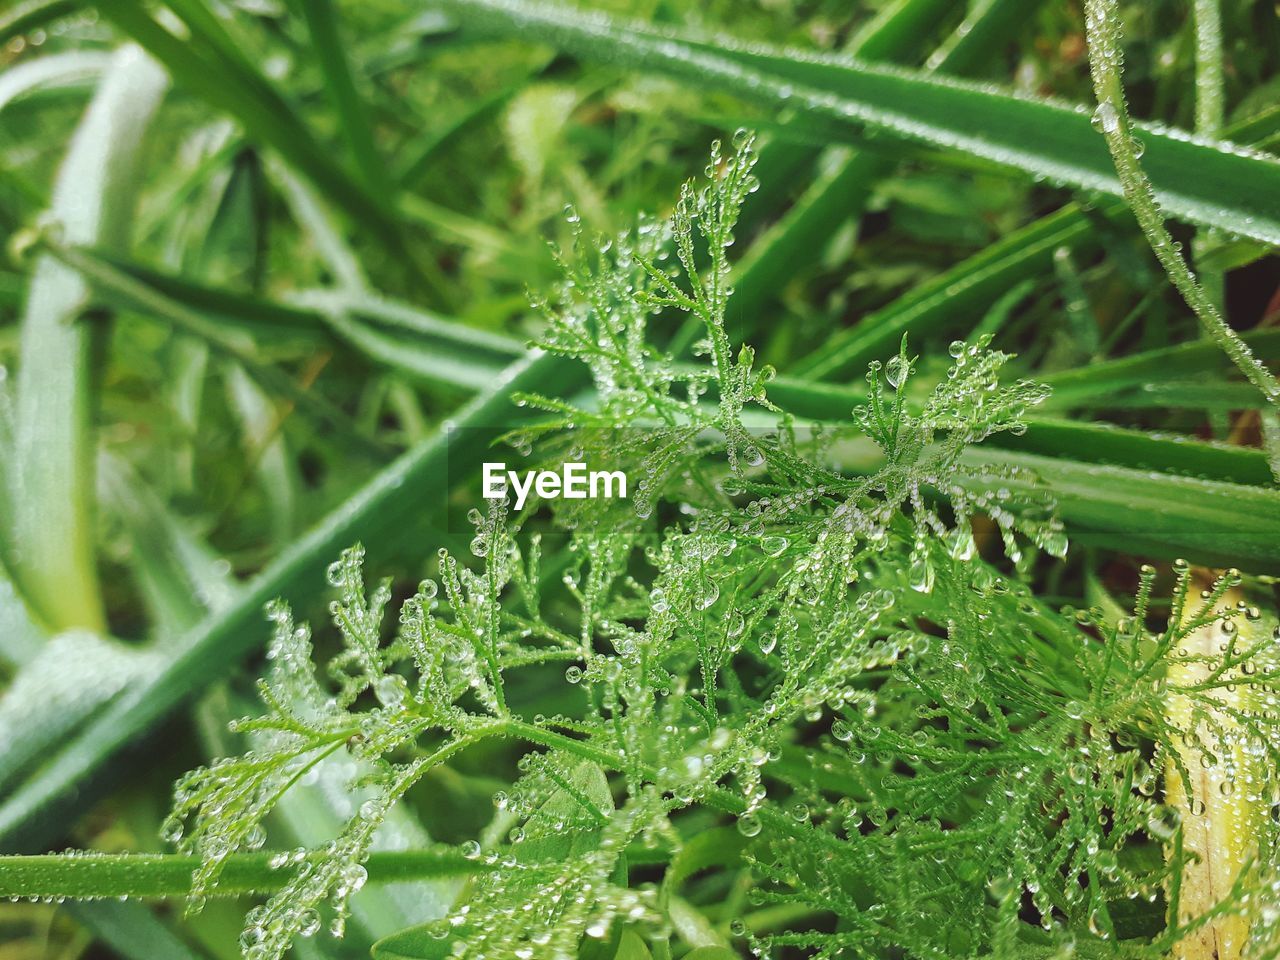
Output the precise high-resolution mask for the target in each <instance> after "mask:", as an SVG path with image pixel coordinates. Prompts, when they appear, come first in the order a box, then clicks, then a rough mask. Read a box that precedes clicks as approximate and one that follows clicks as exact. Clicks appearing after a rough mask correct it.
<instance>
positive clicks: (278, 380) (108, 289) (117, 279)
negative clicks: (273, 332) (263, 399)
mask: <svg viewBox="0 0 1280 960" xmlns="http://www.w3.org/2000/svg"><path fill="white" fill-rule="evenodd" d="M43 246H44V248H45V249H47V250H48V251H49V252H50V254H51V255H52V256H54V257H56V258H57V259H58V260H59V261H61V262H62V263H64V264H66V265H67V266H69V267H71V268H73V269H74V270H76V271H78V272H79V273H80V274H81V275H83V276H84V277H86V278H88V279H89V280H90V281H91V282H92V283H93V285H94V287H95V288H96V289H97V290H98V291H99V292H101V293H105V294H107V295H108V296H110V297H111V298H112V299H113V300H115V301H118V302H120V303H121V304H123V305H125V306H128V307H130V308H133V309H138V310H141V311H142V312H144V313H148V314H150V315H151V316H154V317H159V318H161V319H164V320H166V321H168V322H169V323H172V324H173V325H174V326H175V327H177V328H179V329H181V330H183V331H184V332H185V333H188V334H190V335H191V336H194V337H197V338H198V339H200V340H202V341H204V342H206V343H208V344H209V345H210V346H211V347H213V348H215V349H217V350H218V351H219V352H221V353H223V354H225V355H226V356H228V357H231V358H232V359H234V360H235V361H237V362H238V363H240V364H241V365H242V366H243V367H244V368H245V370H246V371H247V372H249V373H250V374H251V375H252V376H253V377H254V379H256V380H257V381H258V382H259V383H261V384H262V386H263V387H265V388H267V389H268V390H271V391H273V392H274V393H277V394H279V395H280V396H282V397H285V398H287V399H288V400H289V401H290V402H292V403H294V404H296V405H297V407H298V409H300V410H303V411H305V412H307V413H308V414H309V415H311V416H312V417H314V418H315V419H316V420H317V421H318V422H320V423H324V424H327V425H329V426H331V427H334V428H336V429H337V430H338V432H339V434H340V435H341V436H343V437H345V438H346V439H348V440H349V441H350V442H351V443H352V444H354V445H355V446H356V447H357V448H358V449H360V450H362V451H363V452H365V453H366V454H368V455H369V456H371V457H374V458H380V457H381V456H383V455H384V454H385V453H386V452H387V451H386V448H385V447H384V446H383V445H382V444H381V443H380V442H378V441H377V440H375V439H371V438H369V437H366V436H365V435H364V434H363V433H362V432H361V431H360V430H358V429H357V428H356V426H355V424H353V423H352V422H351V419H350V418H349V417H348V416H347V415H346V413H344V412H343V411H342V410H340V409H339V408H337V407H335V406H334V405H333V404H331V403H329V401H327V400H325V399H323V398H322V397H320V396H319V395H317V394H316V393H313V392H312V391H309V390H307V389H305V388H304V387H302V386H299V385H298V384H297V383H296V382H295V381H294V380H293V378H292V377H290V376H289V375H288V374H287V373H285V372H284V371H282V370H279V369H278V368H276V367H275V366H273V365H271V364H269V363H263V362H262V361H260V360H258V359H257V357H255V356H254V355H253V352H252V351H251V350H248V349H246V348H245V347H243V346H242V345H241V344H239V343H237V342H236V341H235V340H234V339H233V338H231V337H228V336H227V335H226V334H225V333H224V332H223V331H222V330H221V329H220V328H218V327H217V326H216V325H214V324H212V323H211V322H210V321H209V320H207V319H206V318H205V317H203V316H201V315H200V314H198V313H195V312H194V311H191V310H188V309H187V308H186V307H184V306H182V304H180V303H175V302H173V301H170V300H167V299H166V298H165V297H164V296H163V295H162V294H159V293H157V292H156V291H154V290H151V289H149V288H148V287H147V286H146V285H145V284H143V283H141V282H139V281H137V280H135V279H134V278H132V277H130V276H129V275H128V274H126V273H124V272H123V271H120V270H117V269H116V268H115V267H113V266H112V265H111V264H110V263H109V262H107V261H106V260H103V259H102V258H99V257H96V256H95V255H94V254H93V253H91V252H89V251H88V250H85V249H82V248H79V247H68V246H64V245H62V244H59V243H56V242H53V241H45V242H44V244H43Z"/></svg>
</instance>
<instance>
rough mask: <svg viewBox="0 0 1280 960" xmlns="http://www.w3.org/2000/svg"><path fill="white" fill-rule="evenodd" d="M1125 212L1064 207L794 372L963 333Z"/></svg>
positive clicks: (1251, 130)
mask: <svg viewBox="0 0 1280 960" xmlns="http://www.w3.org/2000/svg"><path fill="white" fill-rule="evenodd" d="M1278 124H1280V107H1273V108H1270V109H1268V110H1265V111H1263V112H1262V113H1260V114H1258V115H1257V116H1255V117H1251V118H1249V119H1247V120H1245V121H1242V122H1240V123H1238V124H1234V125H1232V126H1231V127H1230V128H1228V130H1227V133H1228V134H1230V135H1231V136H1232V137H1234V138H1237V139H1238V140H1239V141H1240V142H1242V143H1252V142H1254V141H1256V140H1258V139H1260V138H1264V137H1266V136H1269V135H1270V134H1271V133H1272V132H1274V131H1275V129H1276V128H1277V125H1278ZM1125 210H1126V208H1125V206H1124V204H1123V203H1121V202H1120V201H1119V200H1109V201H1105V202H1103V203H1100V204H1098V205H1097V206H1096V208H1094V209H1093V210H1088V209H1086V208H1084V207H1082V206H1081V205H1079V204H1075V203H1072V204H1067V205H1065V206H1063V207H1062V208H1061V209H1059V210H1056V211H1054V212H1053V213H1050V214H1047V215H1045V216H1044V217H1041V218H1040V219H1039V220H1036V221H1033V222H1032V223H1030V224H1028V225H1027V226H1025V227H1023V228H1021V229H1020V230H1017V231H1015V232H1014V233H1012V234H1010V235H1009V236H1007V237H1005V238H1004V239H1002V240H999V241H997V242H996V243H993V244H991V245H990V246H989V247H987V248H986V249H984V250H981V251H979V252H978V253H976V254H974V255H973V256H971V257H969V258H968V259H966V260H963V261H961V262H960V263H958V264H956V265H955V266H954V267H952V268H951V269H950V270H947V271H946V272H945V273H942V274H940V275H939V276H937V277H935V278H934V279H932V280H929V281H928V282H926V283H924V284H922V285H921V286H919V287H916V288H914V289H912V290H911V291H910V292H909V293H907V294H905V295H904V296H902V297H900V298H899V299H897V300H895V301H894V302H893V303H891V304H889V305H887V306H885V307H883V308H881V309H880V310H876V311H873V312H872V313H869V314H867V315H866V316H865V317H863V318H862V320H861V321H860V322H859V323H858V324H857V325H856V326H854V327H851V328H848V329H845V330H840V331H838V332H837V333H835V334H833V335H832V336H831V337H829V338H828V340H827V342H826V343H824V344H823V345H822V347H821V348H820V349H818V350H815V351H814V352H813V353H812V354H810V355H809V356H807V357H805V358H803V359H802V360H800V361H798V362H797V363H795V364H793V365H792V367H791V372H792V373H793V374H794V375H796V376H800V375H807V376H812V377H816V378H819V379H827V378H832V377H836V376H839V375H842V374H846V373H849V372H853V371H857V370H859V369H860V368H861V367H862V366H864V365H865V364H866V363H867V362H869V361H870V360H873V359H876V358H877V357H879V356H881V355H883V354H885V353H887V352H889V351H891V350H893V348H894V347H895V346H896V344H897V343H898V342H899V341H900V340H901V339H902V335H903V334H904V333H908V332H910V333H911V334H912V335H913V336H918V335H922V334H928V333H933V332H936V331H938V330H942V329H949V328H950V327H951V326H953V325H954V326H955V327H957V328H959V327H960V326H961V324H962V321H963V320H965V319H966V316H967V315H968V314H967V311H976V310H978V309H981V308H984V307H985V306H986V305H987V304H989V303H990V302H991V301H992V300H994V299H995V298H996V297H998V296H999V295H1000V294H1001V293H1003V292H1004V290H1006V289H1008V288H1010V287H1012V286H1013V285H1015V284H1017V283H1019V282H1021V281H1022V280H1024V279H1027V278H1030V277H1035V276H1037V275H1038V274H1040V273H1041V272H1042V271H1044V270H1045V269H1047V268H1048V267H1049V266H1050V265H1051V264H1052V263H1053V256H1054V254H1055V253H1056V251H1057V250H1058V249H1067V250H1072V251H1080V250H1085V249H1089V248H1091V247H1092V246H1093V245H1095V244H1096V242H1097V237H1096V230H1097V227H1096V224H1097V222H1098V221H1099V219H1100V220H1102V221H1106V222H1115V221H1118V220H1120V219H1122V218H1123V217H1124V216H1125V215H1126V214H1125ZM1245 339H1246V341H1248V337H1247V336H1246V337H1245ZM1104 366H1105V364H1104ZM1092 369H1094V368H1092V367H1090V368H1085V372H1087V371H1089V370H1092ZM1047 379H1049V380H1053V379H1054V378H1053V377H1049V378H1047ZM1055 397H1056V395H1055ZM1050 402H1051V403H1052V402H1054V400H1051V401H1050Z"/></svg>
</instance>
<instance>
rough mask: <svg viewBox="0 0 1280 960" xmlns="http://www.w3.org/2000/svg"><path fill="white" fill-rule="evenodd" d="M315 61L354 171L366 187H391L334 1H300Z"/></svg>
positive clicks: (368, 188) (374, 188)
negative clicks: (353, 70)
mask: <svg viewBox="0 0 1280 960" xmlns="http://www.w3.org/2000/svg"><path fill="white" fill-rule="evenodd" d="M300 6H301V8H302V14H303V19H305V20H306V23H307V31H308V32H309V33H310V35H311V45H312V47H313V48H314V51H315V58H316V62H317V63H318V64H319V66H320V73H321V75H322V76H323V78H324V87H325V91H326V93H328V95H329V99H330V101H331V102H332V103H333V108H334V110H335V111H336V112H337V114H338V120H339V124H338V126H339V129H340V130H341V131H342V137H343V139H344V140H345V141H346V144H347V150H348V152H349V153H350V154H351V158H352V160H354V161H355V167H356V170H358V171H359V172H360V176H361V178H362V179H363V180H364V185H365V188H366V189H367V190H370V191H376V190H378V189H380V188H386V187H388V186H394V184H393V183H392V184H389V183H388V181H387V178H386V174H385V167H384V165H383V163H382V160H381V159H380V158H379V157H378V151H377V149H376V147H375V146H374V139H373V123H372V121H371V120H370V119H369V111H368V109H367V108H366V107H365V104H364V100H363V98H362V97H361V96H360V93H359V92H358V91H357V90H356V85H355V80H354V79H353V77H352V75H351V64H350V63H349V62H348V60H347V49H348V44H346V43H344V42H343V40H342V36H341V29H340V26H339V23H338V11H337V9H336V8H335V6H334V3H333V0H306V2H305V3H302V4H300Z"/></svg>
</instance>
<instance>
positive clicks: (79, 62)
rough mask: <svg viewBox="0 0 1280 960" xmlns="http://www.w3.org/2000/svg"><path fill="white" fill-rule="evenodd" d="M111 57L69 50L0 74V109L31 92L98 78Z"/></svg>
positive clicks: (76, 84) (93, 51)
mask: <svg viewBox="0 0 1280 960" xmlns="http://www.w3.org/2000/svg"><path fill="white" fill-rule="evenodd" d="M110 62H111V55H110V54H107V53H99V52H97V51H95V50H68V51H67V52H66V53H54V54H50V55H49V56H46V57H40V58H39V59H38V60H27V61H24V62H23V63H19V64H17V65H16V66H13V67H10V68H8V69H7V70H5V71H4V72H3V73H0V110H3V109H4V108H5V105H6V104H8V103H9V102H10V101H13V100H16V99H17V98H18V97H21V96H22V95H23V94H26V93H30V92H31V91H33V90H45V89H48V88H50V87H71V86H80V85H82V84H85V83H87V82H88V81H91V80H94V79H95V78H97V77H98V76H99V75H100V74H101V73H102V71H103V70H104V69H106V67H107V64H109V63H110Z"/></svg>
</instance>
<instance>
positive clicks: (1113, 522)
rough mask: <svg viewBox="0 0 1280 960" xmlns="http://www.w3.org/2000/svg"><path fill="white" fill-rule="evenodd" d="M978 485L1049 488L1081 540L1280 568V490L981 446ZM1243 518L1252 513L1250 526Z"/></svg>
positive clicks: (970, 457)
mask: <svg viewBox="0 0 1280 960" xmlns="http://www.w3.org/2000/svg"><path fill="white" fill-rule="evenodd" d="M964 460H965V462H966V463H967V464H968V465H970V466H973V467H987V468H991V469H992V473H991V475H990V478H989V479H986V480H981V481H976V482H974V483H973V486H974V487H975V489H982V490H987V491H991V490H996V489H998V488H1005V489H1008V490H1012V491H1014V492H1015V493H1033V492H1034V491H1035V490H1036V488H1037V484H1040V483H1043V484H1044V487H1043V488H1042V489H1046V490H1048V491H1049V492H1050V493H1051V494H1052V495H1053V498H1054V501H1055V502H1056V504H1057V510H1058V513H1059V515H1060V516H1061V517H1062V519H1063V521H1064V522H1066V523H1067V524H1068V529H1069V530H1070V532H1071V538H1072V540H1073V541H1075V542H1077V543H1081V544H1092V545H1097V546H1104V547H1110V548H1112V549H1120V550H1123V551H1124V552H1125V553H1129V554H1134V553H1137V554H1143V553H1146V554H1149V555H1151V556H1158V557H1164V558H1173V557H1190V558H1195V561H1196V562H1198V563H1205V564H1211V565H1220V566H1228V565H1235V566H1239V567H1241V568H1243V569H1256V570H1258V571H1259V572H1271V573H1274V572H1275V571H1276V570H1277V569H1280V548H1278V547H1277V544H1280V490H1275V489H1266V488H1262V487H1251V486H1245V485H1243V484H1236V483H1224V482H1221V481H1216V480H1201V479H1198V478H1195V477H1179V476H1175V475H1172V474H1164V473H1157V472H1155V471H1152V470H1150V469H1145V470H1143V469H1134V468H1131V467H1118V466H1109V465H1104V464H1091V463H1079V462H1076V461H1072V460H1067V459H1062V458H1057V457H1044V456H1039V455H1035V454H1030V453H1021V452H1018V453H1015V452H1012V451H1002V450H998V449H995V448H987V447H978V448H974V449H973V450H972V451H971V452H968V453H966V454H965V455H964ZM1241 517H1249V524H1248V525H1247V527H1246V526H1242V524H1241V523H1240V518H1241Z"/></svg>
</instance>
